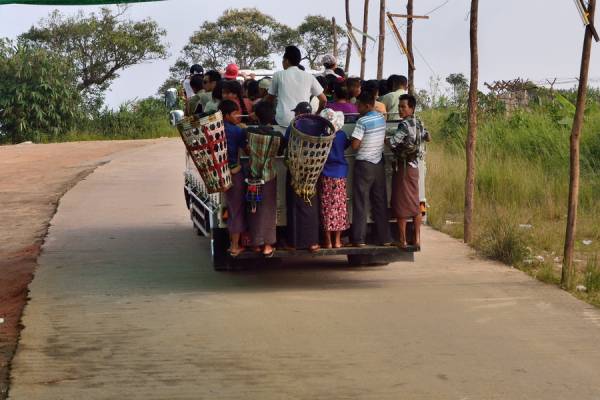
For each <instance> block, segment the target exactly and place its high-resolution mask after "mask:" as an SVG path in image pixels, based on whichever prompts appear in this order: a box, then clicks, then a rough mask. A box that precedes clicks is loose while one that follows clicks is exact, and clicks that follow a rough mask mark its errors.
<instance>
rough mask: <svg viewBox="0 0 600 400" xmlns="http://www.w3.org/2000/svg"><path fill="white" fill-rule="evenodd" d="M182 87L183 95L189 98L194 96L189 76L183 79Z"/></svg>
mask: <svg viewBox="0 0 600 400" xmlns="http://www.w3.org/2000/svg"><path fill="white" fill-rule="evenodd" d="M183 89H184V90H185V97H187V98H188V99H191V98H192V97H193V96H194V89H192V85H190V78H185V79H184V80H183Z"/></svg>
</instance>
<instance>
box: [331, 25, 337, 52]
mask: <svg viewBox="0 0 600 400" xmlns="http://www.w3.org/2000/svg"><path fill="white" fill-rule="evenodd" d="M331 30H332V33H333V56H334V57H335V59H336V60H337V57H338V42H337V25H336V24H335V17H332V18H331Z"/></svg>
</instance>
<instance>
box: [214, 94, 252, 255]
mask: <svg viewBox="0 0 600 400" xmlns="http://www.w3.org/2000/svg"><path fill="white" fill-rule="evenodd" d="M219 110H220V111H221V113H222V114H223V120H224V123H223V124H224V125H225V137H226V139H227V161H228V164H229V169H230V171H231V182H232V186H231V188H229V190H227V191H226V192H225V199H226V201H227V211H228V213H229V217H228V218H227V229H228V230H229V239H230V242H231V244H230V247H229V254H230V255H231V256H232V257H237V256H238V255H239V254H240V253H241V252H242V251H244V248H243V247H242V246H240V236H241V234H242V233H244V232H246V230H247V224H246V207H245V206H246V202H245V201H244V195H245V185H244V174H243V173H242V167H241V164H240V151H243V149H244V148H245V147H246V132H245V131H244V130H243V129H242V128H240V127H239V126H237V125H238V124H239V123H240V122H241V117H240V111H239V108H238V105H237V104H236V103H235V102H234V101H231V100H223V101H222V102H221V103H220V104H219Z"/></svg>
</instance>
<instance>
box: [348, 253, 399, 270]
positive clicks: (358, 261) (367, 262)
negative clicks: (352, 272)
mask: <svg viewBox="0 0 600 400" xmlns="http://www.w3.org/2000/svg"><path fill="white" fill-rule="evenodd" d="M346 257H347V258H348V265H350V266H352V267H379V266H383V265H388V264H389V262H388V261H387V260H386V259H382V258H380V257H377V256H375V255H372V254H348V255H347V256H346Z"/></svg>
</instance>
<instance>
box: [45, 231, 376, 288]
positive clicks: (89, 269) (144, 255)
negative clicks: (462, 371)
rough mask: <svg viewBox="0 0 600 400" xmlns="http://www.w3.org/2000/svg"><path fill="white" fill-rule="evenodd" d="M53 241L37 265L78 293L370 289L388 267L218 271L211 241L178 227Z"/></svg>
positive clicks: (303, 263) (76, 234) (304, 265)
mask: <svg viewBox="0 0 600 400" xmlns="http://www.w3.org/2000/svg"><path fill="white" fill-rule="evenodd" d="M58 237H60V241H51V242H49V243H47V244H46V245H45V247H44V250H43V254H42V257H41V259H40V263H41V265H42V267H43V269H44V270H45V273H47V274H48V276H47V278H49V279H51V280H57V281H60V282H63V283H62V284H66V285H69V286H70V290H69V291H68V292H70V293H75V294H77V293H81V292H84V293H88V294H90V293H98V294H100V293H106V294H111V295H119V294H131V293H132V292H134V293H139V294H141V295H145V294H157V293H158V294H160V293H171V292H182V291H192V292H242V291H281V290H296V289H302V290H331V289H348V288H371V287H377V286H381V285H382V282H383V281H382V280H379V279H377V278H375V276H376V275H378V274H373V273H372V272H374V271H375V270H377V271H382V270H384V268H386V267H361V268H357V267H350V266H349V265H348V264H347V262H346V258H345V257H340V256H333V257H322V258H313V257H304V258H297V259H285V260H279V259H272V260H265V261H266V262H262V260H248V261H249V263H248V265H247V266H245V268H244V269H243V270H239V271H233V272H216V271H214V270H213V267H212V264H211V258H210V241H209V239H207V238H203V237H199V236H197V235H195V234H194V231H193V230H192V229H191V228H189V227H187V226H182V225H181V224H172V225H163V226H153V227H151V228H148V227H147V226H144V227H107V228H104V229H86V228H80V229H71V230H68V231H64V232H61V234H60V235H58ZM55 283H57V282H55ZM58 284H61V283H58Z"/></svg>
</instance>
